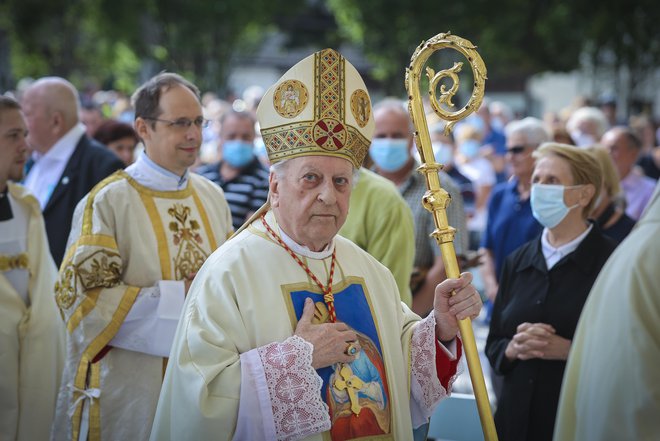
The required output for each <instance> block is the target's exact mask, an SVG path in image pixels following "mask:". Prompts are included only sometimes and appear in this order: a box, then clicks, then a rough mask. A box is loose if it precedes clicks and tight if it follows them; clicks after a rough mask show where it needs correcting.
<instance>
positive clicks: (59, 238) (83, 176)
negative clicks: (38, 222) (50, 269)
mask: <svg viewBox="0 0 660 441" xmlns="http://www.w3.org/2000/svg"><path fill="white" fill-rule="evenodd" d="M122 168H124V163H123V162H122V161H121V160H120V159H119V158H117V156H116V155H115V154H114V153H112V152H111V151H110V150H108V149H107V148H105V146H103V144H99V143H98V142H97V141H95V140H93V139H91V138H89V137H88V136H87V135H83V136H82V137H81V138H80V141H78V144H77V145H76V149H75V150H74V151H73V154H72V155H71V158H69V162H67V164H66V167H64V172H62V176H61V177H60V180H59V182H58V183H57V186H56V187H55V188H54V189H53V193H52V194H51V196H50V199H49V200H48V203H47V204H46V207H44V212H43V214H44V221H45V222H46V233H47V234H48V244H49V245H50V253H51V254H52V255H53V259H55V264H56V265H57V266H58V267H59V266H60V263H62V258H63V257H64V252H65V251H66V250H65V248H66V242H67V239H68V238H69V233H70V232H71V220H72V217H73V211H74V210H75V208H76V205H77V204H78V202H79V201H80V200H81V199H82V198H83V197H84V196H85V195H86V194H87V193H88V192H89V191H90V190H91V189H92V188H93V187H94V186H95V185H96V184H97V183H98V182H100V181H101V180H103V179H104V178H105V177H106V176H109V175H111V174H112V173H114V172H115V171H116V170H119V169H122Z"/></svg>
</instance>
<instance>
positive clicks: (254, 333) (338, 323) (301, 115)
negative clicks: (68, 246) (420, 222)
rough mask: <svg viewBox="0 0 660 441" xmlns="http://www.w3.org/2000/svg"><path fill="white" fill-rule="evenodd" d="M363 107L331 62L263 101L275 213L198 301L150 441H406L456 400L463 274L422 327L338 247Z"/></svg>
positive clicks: (358, 158) (378, 274) (447, 284)
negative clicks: (294, 94) (293, 95)
mask: <svg viewBox="0 0 660 441" xmlns="http://www.w3.org/2000/svg"><path fill="white" fill-rule="evenodd" d="M292 89H293V90H297V91H298V97H299V99H298V100H297V101H295V103H293V104H292V103H289V104H287V105H286V106H285V105H283V104H282V102H283V99H284V98H285V97H286V94H287V91H289V90H292ZM284 101H286V100H285V99H284ZM365 102H366V103H370V100H369V95H368V94H367V91H366V87H365V85H364V82H363V80H362V78H361V77H360V75H359V74H358V72H357V70H356V69H355V68H354V67H353V66H352V65H351V64H350V63H349V62H348V61H346V60H345V59H344V58H343V57H342V56H341V55H340V54H339V53H337V52H336V51H334V50H332V49H325V50H322V51H320V52H317V53H315V54H313V55H311V56H309V57H308V58H305V59H304V60H302V61H300V62H299V63H298V64H296V65H295V66H294V67H293V68H291V69H290V70H289V71H288V72H286V73H285V74H284V76H283V77H282V78H281V79H280V80H279V81H278V82H277V83H276V84H275V85H274V86H273V87H272V88H271V89H270V90H269V91H268V92H267V93H266V95H265V96H264V98H263V99H262V101H261V104H260V106H259V108H258V110H257V116H258V118H259V122H260V127H261V131H262V135H263V138H264V142H265V145H266V147H267V149H268V155H269V158H270V161H271V163H272V164H273V166H272V169H271V173H270V188H269V191H270V194H269V201H268V202H267V203H266V204H265V205H264V206H263V207H262V208H261V209H260V210H259V211H257V212H256V213H255V215H254V216H253V217H252V218H251V219H250V220H248V222H247V223H246V224H245V225H244V226H243V227H242V228H241V229H240V230H239V231H238V232H237V234H236V235H235V236H234V237H233V238H232V239H230V240H229V241H228V242H227V243H225V244H224V245H223V246H221V247H220V248H219V249H218V250H217V251H216V252H215V253H214V254H213V255H211V256H210V257H209V259H208V260H207V261H206V263H205V264H204V266H203V267H202V269H201V270H200V272H199V273H198V275H197V277H196V279H195V281H194V283H193V285H192V287H191V291H190V294H189V296H188V298H187V300H186V305H185V307H184V312H183V318H182V321H181V323H180V325H179V328H178V329H177V334H176V336H175V340H174V344H173V347H172V357H171V359H170V364H169V366H168V369H167V373H166V375H165V380H164V384H163V389H162V391H161V395H160V399H159V403H158V408H157V411H156V418H155V421H154V426H153V429H152V433H151V439H152V440H178V439H196V440H205V439H209V440H211V439H213V440H230V439H233V440H274V439H283V440H284V439H287V440H293V439H309V440H327V439H333V440H351V439H379V440H380V439H382V440H387V439H389V440H395V439H396V440H404V439H411V438H412V434H413V427H419V426H421V425H423V424H424V423H425V422H426V421H428V418H429V416H430V415H431V413H432V411H433V409H434V407H435V406H436V405H437V404H438V402H439V401H440V400H442V399H443V398H444V397H446V396H447V395H448V394H449V392H450V389H451V384H452V382H453V380H454V377H455V374H456V365H457V362H458V359H459V358H460V354H461V343H460V341H459V340H458V339H457V338H456V335H457V329H458V328H457V320H460V319H462V318H465V317H474V316H476V315H477V314H478V313H479V310H480V308H481V301H480V299H479V295H478V294H477V292H476V290H475V289H474V288H473V287H472V286H471V285H470V279H471V277H470V275H469V274H465V275H463V276H461V278H460V279H453V280H446V281H444V282H443V283H441V284H440V285H438V287H437V288H436V290H435V308H434V311H433V312H432V313H431V314H429V316H428V317H427V318H426V319H424V320H421V319H420V318H419V317H418V316H417V315H415V314H414V313H412V312H411V311H410V310H409V309H408V307H407V306H406V305H405V304H403V303H402V302H401V299H400V296H399V291H398V289H397V285H396V282H395V280H394V278H393V276H392V274H391V273H390V272H389V271H388V270H387V269H386V268H385V267H384V266H383V265H381V264H380V263H379V262H378V261H376V260H375V259H374V258H373V257H371V256H370V255H369V254H367V253H366V252H364V251H363V250H361V249H360V248H359V247H358V246H356V245H355V244H353V243H352V242H350V241H349V240H347V239H345V238H343V237H341V236H338V235H337V232H338V231H339V229H340V228H341V226H342V224H343V223H344V221H345V219H346V215H347V211H348V206H349V198H350V195H351V189H352V187H353V185H354V184H355V177H356V175H357V169H358V168H359V167H360V165H361V163H362V160H363V159H364V156H365V155H366V153H367V151H368V148H369V143H370V138H371V134H372V132H373V127H374V122H373V116H372V114H371V105H370V104H368V105H365ZM384 240H387V238H384ZM452 291H455V292H456V294H455V295H454V296H452V295H451V292H452Z"/></svg>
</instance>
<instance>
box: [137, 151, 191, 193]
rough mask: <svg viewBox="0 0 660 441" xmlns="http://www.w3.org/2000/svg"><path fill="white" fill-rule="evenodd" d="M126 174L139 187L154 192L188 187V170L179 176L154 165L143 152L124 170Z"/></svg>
mask: <svg viewBox="0 0 660 441" xmlns="http://www.w3.org/2000/svg"><path fill="white" fill-rule="evenodd" d="M126 173H128V175H129V176H130V177H132V178H133V179H135V180H136V181H137V182H138V183H139V184H140V185H144V186H145V187H147V188H151V189H152V190H156V191H178V190H183V189H184V188H186V187H187V186H188V179H189V178H190V173H189V172H188V170H186V172H185V173H184V174H183V176H179V175H177V174H176V173H172V172H171V171H169V170H166V169H164V168H163V167H161V166H160V165H158V164H156V163H155V162H154V161H152V160H151V159H149V157H148V156H147V154H146V153H144V152H143V153H142V154H141V155H140V156H138V159H137V161H135V163H134V164H132V165H130V166H129V167H128V168H126Z"/></svg>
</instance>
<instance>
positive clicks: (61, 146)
mask: <svg viewBox="0 0 660 441" xmlns="http://www.w3.org/2000/svg"><path fill="white" fill-rule="evenodd" d="M84 134H85V126H84V125H83V124H81V123H78V124H76V125H75V126H73V127H72V128H71V130H69V131H68V132H66V134H65V135H64V136H63V137H61V138H60V139H58V140H57V142H56V143H55V144H53V146H52V147H51V148H50V150H48V151H47V152H46V153H45V154H43V155H42V154H40V153H38V152H33V153H32V159H34V160H35V161H36V162H38V161H41V160H44V159H47V160H48V162H49V163H54V162H60V163H64V164H66V163H67V162H69V158H71V155H73V151H74V150H75V149H76V145H78V141H80V138H81V137H82V136H83V135H84Z"/></svg>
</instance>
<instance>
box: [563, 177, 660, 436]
mask: <svg viewBox="0 0 660 441" xmlns="http://www.w3.org/2000/svg"><path fill="white" fill-rule="evenodd" d="M554 439H555V440H557V441H571V440H574V441H608V440H611V441H620V440H657V439H660V186H658V187H656V191H655V194H654V196H653V197H652V199H651V202H650V203H649V205H648V206H647V208H646V213H645V214H644V215H643V216H642V218H641V219H640V221H639V222H638V223H637V225H636V226H635V228H634V229H633V231H632V232H631V233H630V234H629V235H628V237H627V238H626V239H625V240H624V241H623V242H622V243H621V244H620V245H619V247H618V248H617V249H616V250H615V251H614V253H613V254H612V256H611V257H610V259H609V260H608V261H607V263H606V264H605V266H604V267H603V269H602V270H601V272H600V275H599V276H598V279H597V280H596V283H595V284H594V286H593V288H592V290H591V293H590V294H589V299H588V300H587V303H586V305H585V306H584V309H583V310H582V315H581V316H580V321H579V322H578V327H577V330H576V332H575V338H574V339H573V343H572V345H571V352H570V354H569V356H568V364H567V366H566V373H565V374H564V381H563V385H562V390H561V396H560V398H559V409H558V412H557V423H556V425H555V433H554Z"/></svg>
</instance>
